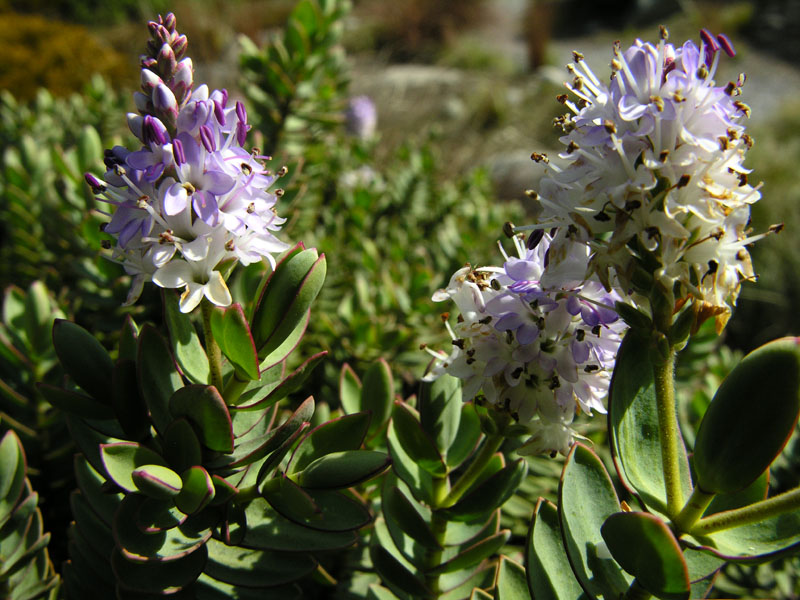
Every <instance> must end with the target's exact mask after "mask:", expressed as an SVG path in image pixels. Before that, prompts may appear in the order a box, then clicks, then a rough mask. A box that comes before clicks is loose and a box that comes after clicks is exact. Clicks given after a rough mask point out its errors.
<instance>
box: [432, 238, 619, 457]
mask: <svg viewBox="0 0 800 600" xmlns="http://www.w3.org/2000/svg"><path fill="white" fill-rule="evenodd" d="M513 240H514V244H515V248H516V251H517V256H511V257H509V256H505V258H506V261H505V263H504V265H503V267H502V268H500V267H481V268H475V269H473V268H471V267H469V266H467V267H464V268H462V269H459V270H458V271H456V273H455V274H454V275H453V277H452V278H451V279H450V283H449V285H448V286H447V288H446V289H443V290H440V291H438V292H437V293H436V294H435V295H434V296H433V299H434V300H436V301H442V300H447V299H452V300H453V301H454V302H455V304H456V306H457V307H458V309H459V315H458V322H457V323H456V325H455V327H450V326H449V324H448V329H449V330H450V333H451V336H452V338H453V342H452V343H453V350H452V352H451V353H450V355H446V354H444V353H437V352H432V353H433V354H434V356H435V357H436V359H437V360H436V363H435V365H434V367H433V369H432V370H431V371H430V372H429V373H428V375H426V378H427V379H434V378H436V377H438V376H439V375H441V374H442V373H448V374H450V375H453V376H455V377H458V378H460V379H462V380H463V383H464V387H463V396H464V400H471V399H473V398H475V397H476V396H478V395H479V392H481V390H482V396H480V398H481V399H482V400H485V401H486V402H488V403H490V404H492V405H494V406H495V407H497V408H498V409H500V410H502V411H507V412H508V413H509V414H510V415H511V416H512V417H513V419H514V420H515V421H517V422H518V423H519V424H520V425H522V426H524V427H526V428H527V430H528V431H529V433H530V434H531V435H530V439H529V440H528V441H527V442H526V443H525V444H524V446H522V448H520V450H519V451H520V453H523V454H538V453H542V452H549V453H555V452H561V453H563V454H566V453H567V451H568V449H569V446H570V445H571V443H572V441H573V439H574V437H575V435H576V434H575V432H574V431H573V429H572V428H571V424H572V422H573V419H574V417H575V415H576V412H578V411H584V412H586V413H588V414H591V413H592V411H598V412H601V413H604V412H605V408H604V404H603V399H604V397H605V395H606V393H607V390H608V385H609V381H610V375H611V370H612V369H613V366H614V361H615V357H616V353H617V348H618V347H619V344H620V341H621V336H622V334H623V332H624V330H625V327H626V325H625V323H624V322H623V321H622V320H621V319H619V317H618V315H617V314H616V312H615V311H614V310H613V306H614V302H615V301H616V300H618V299H619V298H618V296H617V295H616V294H615V293H613V292H612V293H609V292H607V291H606V290H605V289H604V288H603V286H602V284H601V283H600V282H599V281H598V280H597V279H596V278H595V279H591V280H589V281H583V274H582V273H580V274H579V277H578V278H575V279H572V280H569V279H568V278H563V279H562V280H561V281H560V283H559V284H558V285H554V286H551V287H544V284H543V281H544V279H545V277H546V276H547V275H548V269H549V252H550V249H551V244H552V238H551V237H550V235H549V234H545V233H543V232H541V231H539V232H537V234H535V235H533V236H531V238H530V239H529V240H528V243H527V245H526V244H525V243H524V242H523V240H522V238H521V237H519V236H514V237H513ZM504 254H505V252H504ZM583 254H584V257H583V258H584V259H585V254H586V252H585V251H584V252H583Z"/></svg>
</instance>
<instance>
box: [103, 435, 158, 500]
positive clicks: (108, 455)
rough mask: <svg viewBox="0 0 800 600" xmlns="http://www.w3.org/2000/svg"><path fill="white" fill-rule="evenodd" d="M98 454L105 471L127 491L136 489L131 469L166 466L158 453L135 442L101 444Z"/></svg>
mask: <svg viewBox="0 0 800 600" xmlns="http://www.w3.org/2000/svg"><path fill="white" fill-rule="evenodd" d="M100 455H101V456H102V459H103V466H104V468H105V472H106V473H107V474H108V476H109V477H110V478H111V479H112V480H114V483H116V484H117V485H118V486H119V487H121V488H122V489H123V490H125V491H127V492H136V491H138V488H137V486H136V484H135V483H134V481H133V479H132V474H133V471H135V470H136V469H138V468H140V467H143V466H144V465H160V466H162V467H166V466H167V465H166V463H165V461H164V459H163V458H161V456H160V455H158V454H156V453H155V452H153V451H152V450H150V448H147V447H145V446H142V445H140V444H137V443H135V442H117V443H111V444H101V446H100Z"/></svg>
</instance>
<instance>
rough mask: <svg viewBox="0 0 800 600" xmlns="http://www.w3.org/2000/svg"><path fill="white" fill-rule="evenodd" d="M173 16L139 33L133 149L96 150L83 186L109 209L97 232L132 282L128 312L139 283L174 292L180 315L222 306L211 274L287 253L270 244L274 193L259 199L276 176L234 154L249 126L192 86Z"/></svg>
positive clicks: (223, 288)
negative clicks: (205, 304)
mask: <svg viewBox="0 0 800 600" xmlns="http://www.w3.org/2000/svg"><path fill="white" fill-rule="evenodd" d="M175 25H176V24H175V17H174V15H172V14H169V15H167V17H166V18H161V17H159V21H158V22H157V23H156V22H151V23H150V24H149V29H150V33H151V36H152V39H151V40H150V42H149V43H148V46H147V54H146V55H145V56H143V57H142V71H141V72H142V91H141V92H137V93H136V94H135V98H134V99H135V102H136V106H137V108H138V110H139V114H129V115H128V125H129V127H130V129H131V131H132V132H133V133H134V135H136V137H137V138H138V139H139V140H140V141H141V142H142V144H143V146H142V147H141V148H140V149H138V150H136V151H130V150H128V149H126V148H123V147H120V146H117V147H115V148H113V149H111V150H108V151H106V156H105V164H106V167H107V171H106V173H105V175H104V176H103V181H100V180H99V179H97V178H96V177H94V176H93V175H91V174H87V175H86V180H87V182H88V183H89V185H90V186H91V187H92V189H93V191H94V193H95V194H97V196H98V197H99V199H101V200H103V201H104V202H107V203H109V204H111V205H113V206H114V207H116V209H115V210H114V212H113V214H112V215H111V220H110V222H109V223H108V224H107V225H106V226H105V229H104V231H105V232H106V233H108V234H111V235H113V236H114V237H115V238H116V241H117V245H116V247H115V248H114V252H113V255H114V258H115V259H117V260H119V261H121V262H122V264H123V266H124V268H125V270H126V272H127V273H129V274H130V275H133V286H132V289H131V292H130V294H129V296H128V301H127V302H128V303H133V302H135V301H136V299H137V298H138V297H139V294H140V293H141V290H142V286H143V285H144V283H145V282H146V281H152V282H153V283H155V284H156V285H158V286H160V287H164V288H183V289H184V292H183V294H182V295H181V301H180V308H181V310H182V311H183V312H189V311H191V310H193V309H194V308H195V307H196V306H197V305H198V303H199V302H200V301H201V300H202V298H203V297H204V296H205V297H206V298H207V299H208V300H210V301H211V302H213V303H214V304H217V305H222V306H225V305H228V304H230V303H231V295H230V292H229V291H228V288H227V285H226V284H225V280H224V278H223V275H222V273H221V272H220V269H222V268H223V266H224V265H225V264H229V263H232V262H235V261H239V262H241V263H242V264H245V265H247V264H250V263H253V262H256V261H260V260H261V259H262V258H267V259H268V260H269V261H270V262H271V263H273V264H274V258H273V257H272V254H273V253H277V252H282V251H283V250H285V249H287V248H288V245H287V244H286V243H284V242H282V241H280V240H279V239H278V238H276V237H275V235H274V232H276V231H278V230H280V227H281V225H282V224H283V223H284V221H285V219H283V218H281V217H279V216H278V215H277V214H276V212H275V204H276V202H277V199H278V197H279V196H280V195H281V193H282V192H281V191H280V190H279V189H276V190H275V191H274V192H270V191H268V190H269V188H270V187H271V186H272V185H273V184H274V182H275V181H276V179H277V178H278V177H280V176H281V175H282V174H283V173H284V172H285V169H281V170H279V171H278V172H277V173H273V172H271V171H270V170H268V169H267V168H266V167H265V164H264V163H265V161H266V160H268V157H265V156H260V155H259V153H258V152H257V151H253V152H252V153H251V152H248V151H246V150H245V149H244V144H245V141H246V138H247V132H248V129H249V125H248V124H247V113H246V111H245V108H244V105H243V104H242V103H241V102H236V103H235V104H233V105H231V104H232V103H230V102H229V101H228V94H227V92H226V91H225V90H214V91H209V89H208V87H207V86H205V85H200V86H198V87H196V88H194V87H193V69H192V62H191V59H190V58H184V54H185V52H186V37H185V36H183V35H180V34H178V32H177V31H176V28H175Z"/></svg>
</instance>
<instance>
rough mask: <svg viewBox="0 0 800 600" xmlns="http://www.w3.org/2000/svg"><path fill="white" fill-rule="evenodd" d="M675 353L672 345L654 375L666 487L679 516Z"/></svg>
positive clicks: (672, 513)
mask: <svg viewBox="0 0 800 600" xmlns="http://www.w3.org/2000/svg"><path fill="white" fill-rule="evenodd" d="M674 369H675V353H674V352H673V351H672V349H671V348H670V351H669V356H668V357H667V358H666V360H664V361H663V362H659V363H654V364H653V377H654V380H655V388H656V404H657V405H658V430H659V435H660V441H661V464H662V468H663V469H664V487H665V488H666V492H667V513H668V514H669V516H670V518H673V519H674V518H675V517H676V516H677V515H678V513H680V511H681V507H682V506H683V491H682V489H681V473H680V462H679V458H678V444H679V443H680V434H679V433H678V417H677V411H676V409H675V382H674V379H673V371H674Z"/></svg>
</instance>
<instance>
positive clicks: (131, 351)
mask: <svg viewBox="0 0 800 600" xmlns="http://www.w3.org/2000/svg"><path fill="white" fill-rule="evenodd" d="M138 338H139V328H138V327H137V326H136V323H135V322H134V320H133V317H131V316H130V315H125V322H124V323H123V325H122V329H121V330H120V334H119V356H118V357H117V360H120V361H121V360H129V361H131V362H134V363H135V362H136V353H137V348H138V347H139V341H138Z"/></svg>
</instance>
